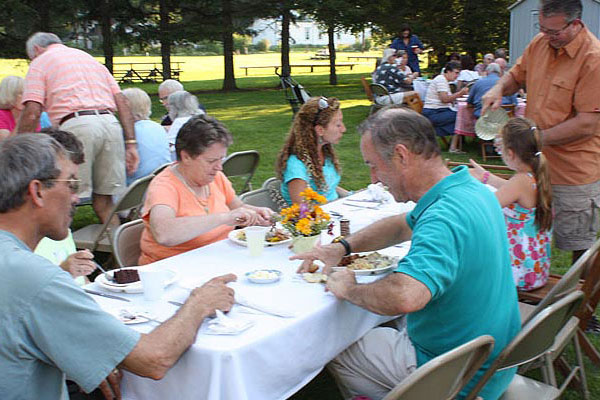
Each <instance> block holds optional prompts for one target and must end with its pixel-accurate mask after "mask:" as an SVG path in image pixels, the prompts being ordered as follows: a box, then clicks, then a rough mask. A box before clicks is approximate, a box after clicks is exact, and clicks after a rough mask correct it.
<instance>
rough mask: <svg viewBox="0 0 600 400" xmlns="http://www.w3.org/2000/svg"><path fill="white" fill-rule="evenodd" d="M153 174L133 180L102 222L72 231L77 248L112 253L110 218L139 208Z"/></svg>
mask: <svg viewBox="0 0 600 400" xmlns="http://www.w3.org/2000/svg"><path fill="white" fill-rule="evenodd" d="M152 178H154V175H148V176H145V177H143V178H140V179H138V180H136V181H134V182H133V183H132V184H131V185H129V187H128V188H127V191H126V192H125V194H123V196H122V197H121V198H120V199H119V201H118V202H117V204H115V206H114V207H113V209H112V211H111V213H110V216H109V217H108V219H107V221H106V223H104V224H91V225H88V226H85V227H83V228H81V229H79V230H77V231H75V232H73V239H74V240H75V246H76V247H77V248H78V249H89V250H91V251H96V250H97V251H102V252H105V253H112V251H113V248H112V239H111V229H112V227H111V225H110V221H111V220H112V218H113V217H114V216H115V214H117V213H118V212H121V211H126V210H132V209H139V208H140V207H141V206H142V202H143V201H144V195H145V194H146V189H148V185H149V184H150V181H151V180H152Z"/></svg>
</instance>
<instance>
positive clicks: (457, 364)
mask: <svg viewBox="0 0 600 400" xmlns="http://www.w3.org/2000/svg"><path fill="white" fill-rule="evenodd" d="M493 347H494V338H493V337H491V336H489V335H484V336H480V337H478V338H475V339H473V340H471V341H470V342H467V343H465V344H463V345H462V346H459V347H457V348H455V349H454V350H451V351H449V352H447V353H445V354H442V355H440V356H438V357H436V358H434V359H433V360H431V361H429V362H428V363H426V364H424V365H423V366H421V367H420V368H419V369H417V370H416V371H415V372H413V373H412V374H410V375H409V376H408V377H407V378H406V379H404V380H403V381H402V382H401V383H399V384H398V385H397V386H396V387H395V388H394V389H392V391H391V392H390V393H388V394H387V395H386V396H385V397H384V400H421V399H431V400H449V399H454V397H455V396H456V395H457V394H458V392H460V390H461V389H462V388H463V387H464V386H465V385H466V384H467V383H468V382H469V381H470V380H471V378H473V376H474V375H475V373H476V372H477V370H478V369H479V368H480V367H481V366H482V365H483V363H484V362H485V361H486V360H487V358H488V357H489V355H490V353H491V352H492V348H493Z"/></svg>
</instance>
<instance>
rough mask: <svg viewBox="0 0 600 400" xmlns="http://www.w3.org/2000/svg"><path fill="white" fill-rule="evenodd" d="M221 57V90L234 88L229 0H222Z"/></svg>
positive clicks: (231, 15) (230, 7)
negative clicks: (222, 60) (222, 66)
mask: <svg viewBox="0 0 600 400" xmlns="http://www.w3.org/2000/svg"><path fill="white" fill-rule="evenodd" d="M223 27H224V31H223V57H224V62H225V76H224V79H223V90H225V91H227V90H236V89H237V87H236V85H235V72H234V71H233V7H232V4H231V0H223Z"/></svg>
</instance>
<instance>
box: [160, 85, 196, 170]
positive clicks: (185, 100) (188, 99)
mask: <svg viewBox="0 0 600 400" xmlns="http://www.w3.org/2000/svg"><path fill="white" fill-rule="evenodd" d="M168 104H169V118H171V121H173V124H172V125H171V127H170V128H169V130H168V131H167V140H168V141H169V149H170V150H171V160H172V161H175V160H176V159H177V156H176V154H175V140H176V139H177V133H178V132H179V129H181V127H182V126H183V125H184V124H185V123H186V122H188V120H189V119H190V118H191V117H193V116H194V115H200V114H204V111H202V110H201V109H199V108H198V98H197V97H196V96H194V95H193V94H191V93H190V92H186V91H185V90H180V91H178V92H174V93H171V94H170V95H169V101H168Z"/></svg>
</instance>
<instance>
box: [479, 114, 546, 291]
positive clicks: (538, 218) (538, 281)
mask: <svg viewBox="0 0 600 400" xmlns="http://www.w3.org/2000/svg"><path fill="white" fill-rule="evenodd" d="M501 139H502V142H501V143H499V144H498V147H499V150H500V151H501V154H502V159H503V160H504V162H505V163H506V165H507V166H508V167H510V168H511V169H512V170H514V171H516V173H515V174H514V175H513V176H512V177H511V178H510V179H509V180H505V179H502V178H499V177H497V176H495V175H492V174H490V173H489V172H488V171H486V170H484V169H483V168H482V167H481V166H480V165H478V164H477V163H476V162H475V161H473V160H471V164H472V165H473V167H474V168H473V170H472V174H473V176H474V177H476V178H478V179H479V180H481V182H483V183H487V184H489V185H491V186H493V187H495V188H497V189H498V190H497V191H496V197H497V198H498V201H499V202H500V205H501V206H502V207H503V212H504V217H505V220H506V228H507V232H508V242H509V247H510V257H511V261H512V270H513V277H514V280H515V284H516V285H517V289H519V290H524V291H527V290H533V289H537V288H539V287H542V286H544V285H545V284H546V282H547V280H548V274H549V273H550V243H551V237H552V211H551V204H552V190H551V187H550V178H549V175H548V168H547V164H546V158H545V157H544V154H543V153H542V151H541V148H542V142H541V138H540V131H539V130H538V129H537V128H536V127H535V125H534V124H533V122H532V121H530V120H528V119H525V118H513V119H511V120H509V121H508V123H507V124H506V125H505V126H504V128H503V129H502V133H501Z"/></svg>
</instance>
